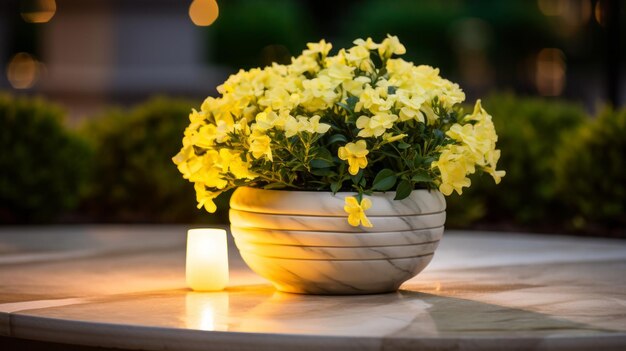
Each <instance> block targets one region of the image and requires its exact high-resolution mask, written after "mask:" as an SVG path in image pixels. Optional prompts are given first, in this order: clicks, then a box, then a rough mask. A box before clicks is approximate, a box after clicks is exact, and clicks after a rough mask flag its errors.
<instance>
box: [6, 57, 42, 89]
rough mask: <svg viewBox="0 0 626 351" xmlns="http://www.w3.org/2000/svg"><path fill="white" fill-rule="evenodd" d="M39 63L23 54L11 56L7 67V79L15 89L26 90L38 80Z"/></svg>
mask: <svg viewBox="0 0 626 351" xmlns="http://www.w3.org/2000/svg"><path fill="white" fill-rule="evenodd" d="M39 65H40V64H39V62H37V60H36V59H35V58H34V57H33V56H31V55H29V54H27V53H25V52H20V53H18V54H16V55H15V56H13V58H12V59H11V61H10V62H9V65H8V66H7V79H8V80H9V83H11V86H12V87H13V88H15V89H28V88H31V87H32V86H33V85H35V83H36V82H37V79H38V78H39V73H40V69H39Z"/></svg>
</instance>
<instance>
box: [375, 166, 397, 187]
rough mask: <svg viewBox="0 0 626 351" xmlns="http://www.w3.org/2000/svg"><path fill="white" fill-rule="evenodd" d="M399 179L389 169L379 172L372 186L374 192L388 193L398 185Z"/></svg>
mask: <svg viewBox="0 0 626 351" xmlns="http://www.w3.org/2000/svg"><path fill="white" fill-rule="evenodd" d="M397 179H398V177H397V176H396V173H395V172H394V171H392V170H390V169H388V168H385V169H383V170H382V171H380V172H378V174H377V175H376V177H375V178H374V183H373V184H372V189H373V190H380V191H387V190H389V189H391V188H393V186H394V185H395V184H396V180H397Z"/></svg>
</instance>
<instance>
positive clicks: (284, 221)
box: [229, 209, 446, 233]
mask: <svg viewBox="0 0 626 351" xmlns="http://www.w3.org/2000/svg"><path fill="white" fill-rule="evenodd" d="M229 216H230V221H231V223H233V224H234V225H236V226H237V227H242V228H259V229H261V228H262V229H277V230H308V231H322V232H324V231H325V232H335V233H337V232H339V233H350V232H352V233H361V232H366V233H368V232H369V233H376V232H393V231H407V230H415V229H424V228H436V227H441V226H443V224H444V223H445V221H446V213H445V212H438V213H431V214H425V215H413V216H388V217H382V216H380V217H369V219H370V221H371V222H372V227H363V226H358V227H354V226H351V225H350V223H348V220H347V215H346V216H344V217H322V216H303V215H284V214H280V215H279V214H267V213H255V212H246V211H240V210H234V209H231V210H230V212H229Z"/></svg>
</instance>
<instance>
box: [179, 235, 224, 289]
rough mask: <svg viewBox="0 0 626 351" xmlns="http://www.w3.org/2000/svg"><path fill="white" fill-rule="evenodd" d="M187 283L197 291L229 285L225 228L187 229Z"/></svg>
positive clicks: (222, 287)
mask: <svg viewBox="0 0 626 351" xmlns="http://www.w3.org/2000/svg"><path fill="white" fill-rule="evenodd" d="M186 276H187V285H188V286H189V287H190V288H192V289H193V290H196V291H217V290H222V289H224V288H225V287H226V285H228V247H227V244H226V231H225V230H223V229H190V230H189V231H187V269H186Z"/></svg>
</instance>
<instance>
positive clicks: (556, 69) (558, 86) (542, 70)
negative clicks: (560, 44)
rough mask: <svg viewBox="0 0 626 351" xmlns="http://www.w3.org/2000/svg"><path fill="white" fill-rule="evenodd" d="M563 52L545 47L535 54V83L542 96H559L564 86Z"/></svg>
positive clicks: (564, 66) (564, 65)
mask: <svg viewBox="0 0 626 351" xmlns="http://www.w3.org/2000/svg"><path fill="white" fill-rule="evenodd" d="M566 68H567V67H566V64H565V54H564V53H563V51H561V50H560V49H556V48H545V49H542V50H541V51H540V52H539V54H538V55H537V66H536V72H535V73H536V74H535V84H536V85H537V91H538V92H539V94H541V95H543V96H559V95H561V94H562V93H563V89H564V88H565V72H566Z"/></svg>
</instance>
